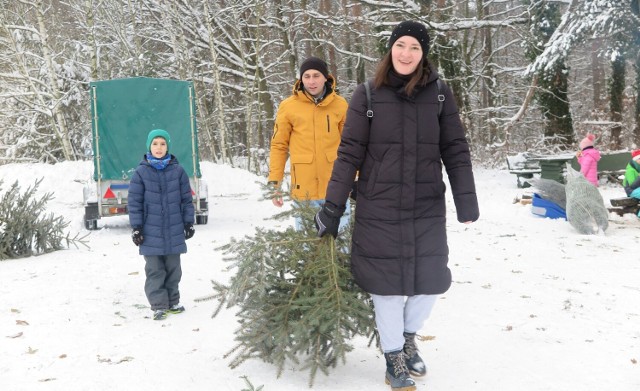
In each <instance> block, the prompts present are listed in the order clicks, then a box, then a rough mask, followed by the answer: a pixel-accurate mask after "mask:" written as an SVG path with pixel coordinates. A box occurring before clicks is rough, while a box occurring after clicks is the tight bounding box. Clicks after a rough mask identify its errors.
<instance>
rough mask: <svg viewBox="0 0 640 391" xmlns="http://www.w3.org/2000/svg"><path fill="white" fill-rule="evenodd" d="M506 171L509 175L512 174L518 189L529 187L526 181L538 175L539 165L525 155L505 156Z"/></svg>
mask: <svg viewBox="0 0 640 391" xmlns="http://www.w3.org/2000/svg"><path fill="white" fill-rule="evenodd" d="M507 169H508V170H509V174H514V175H515V176H516V180H517V183H518V187H519V188H521V189H522V188H525V187H529V186H531V184H529V182H527V179H531V178H533V176H534V175H535V174H540V164H539V163H538V162H537V161H535V160H531V159H530V158H529V155H527V154H526V153H522V152H521V153H519V154H517V155H513V156H507Z"/></svg>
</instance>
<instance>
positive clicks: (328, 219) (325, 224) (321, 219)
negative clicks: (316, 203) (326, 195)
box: [315, 201, 345, 238]
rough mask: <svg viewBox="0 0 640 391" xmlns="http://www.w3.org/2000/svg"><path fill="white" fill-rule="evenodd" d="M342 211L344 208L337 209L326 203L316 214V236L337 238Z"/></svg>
mask: <svg viewBox="0 0 640 391" xmlns="http://www.w3.org/2000/svg"><path fill="white" fill-rule="evenodd" d="M344 209H345V208H344V206H343V207H342V208H339V207H337V206H335V205H334V204H333V203H331V202H328V201H327V202H325V203H324V205H323V206H322V209H320V212H318V213H316V218H315V223H316V229H318V236H320V237H322V236H324V235H326V234H331V235H333V237H334V238H335V237H337V236H338V228H339V227H340V217H342V214H343V213H344Z"/></svg>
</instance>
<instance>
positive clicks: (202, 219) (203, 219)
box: [196, 215, 209, 225]
mask: <svg viewBox="0 0 640 391" xmlns="http://www.w3.org/2000/svg"><path fill="white" fill-rule="evenodd" d="M208 220H209V216H207V215H196V224H198V225H203V224H207V222H208Z"/></svg>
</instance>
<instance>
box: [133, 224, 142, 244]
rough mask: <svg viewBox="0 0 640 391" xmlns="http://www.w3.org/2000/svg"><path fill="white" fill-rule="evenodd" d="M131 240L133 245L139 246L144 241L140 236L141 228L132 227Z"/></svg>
mask: <svg viewBox="0 0 640 391" xmlns="http://www.w3.org/2000/svg"><path fill="white" fill-rule="evenodd" d="M131 240H133V244H135V245H136V246H139V245H141V244H142V242H143V241H144V236H142V227H133V232H131Z"/></svg>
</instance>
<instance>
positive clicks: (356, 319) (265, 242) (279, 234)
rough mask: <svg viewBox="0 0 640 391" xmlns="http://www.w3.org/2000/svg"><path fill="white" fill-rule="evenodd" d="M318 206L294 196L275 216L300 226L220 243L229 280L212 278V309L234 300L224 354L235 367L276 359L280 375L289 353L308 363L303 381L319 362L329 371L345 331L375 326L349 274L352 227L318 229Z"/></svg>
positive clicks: (363, 331) (344, 343) (340, 356)
mask: <svg viewBox="0 0 640 391" xmlns="http://www.w3.org/2000/svg"><path fill="white" fill-rule="evenodd" d="M315 212H316V210H315V209H314V208H311V207H310V206H309V205H308V203H307V204H294V207H293V208H292V210H291V211H288V212H284V213H281V214H279V215H277V216H275V217H274V218H275V219H285V218H290V217H292V216H300V217H301V218H302V227H301V229H299V230H296V229H294V228H293V227H290V228H287V229H286V230H284V231H277V230H269V229H264V228H257V229H256V232H255V235H254V236H252V237H245V238H244V239H242V240H236V239H232V240H231V242H230V243H229V244H227V245H225V246H223V247H221V249H222V250H223V251H224V252H225V254H226V255H227V258H225V260H226V261H228V262H231V265H230V266H229V269H235V271H236V273H235V275H234V276H233V277H232V278H231V279H230V281H229V283H228V284H222V283H219V282H216V281H213V289H214V291H215V293H214V294H213V295H212V296H210V297H208V298H204V299H201V300H206V299H216V300H218V302H219V303H218V306H217V308H216V310H215V312H214V314H213V316H214V317H215V316H216V315H217V314H218V313H219V312H220V310H221V309H222V307H224V306H226V308H230V307H234V306H237V307H238V308H239V310H238V313H237V316H238V319H239V323H240V325H239V327H238V329H237V330H236V333H235V334H236V336H235V340H236V342H237V343H236V345H235V347H234V348H233V349H232V350H231V351H230V352H229V353H227V354H226V355H225V357H231V363H230V366H231V367H232V368H235V367H237V366H238V365H240V364H242V363H243V362H244V361H246V360H248V359H250V358H260V359H262V360H264V361H266V362H269V363H272V364H275V365H276V367H277V371H278V376H280V375H281V374H282V371H283V370H284V365H285V362H286V361H287V360H290V361H292V362H294V363H296V364H301V369H303V370H308V371H309V386H310V387H311V386H312V385H313V381H314V378H315V376H316V374H317V372H318V370H320V371H321V372H323V373H325V374H328V371H329V370H330V368H334V367H335V366H336V365H337V363H338V362H339V361H342V362H343V363H344V362H345V360H346V358H345V355H346V353H347V352H349V351H351V350H352V349H353V347H352V346H351V344H350V343H349V339H350V338H352V337H353V336H356V335H361V336H366V337H369V338H370V340H369V342H370V343H371V342H372V341H373V340H374V338H375V336H376V334H375V323H374V319H373V311H372V305H371V303H370V299H369V296H368V295H367V294H366V293H365V292H363V291H362V290H360V289H359V288H358V287H357V286H356V285H355V284H354V282H353V280H352V278H351V271H350V265H349V252H348V251H347V249H348V248H349V245H350V229H349V228H346V229H344V230H343V231H342V232H341V233H340V235H339V236H338V238H337V239H335V240H334V239H333V237H331V236H330V235H328V237H324V238H318V237H317V231H316V228H315V226H314V223H313V217H314V214H315Z"/></svg>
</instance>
